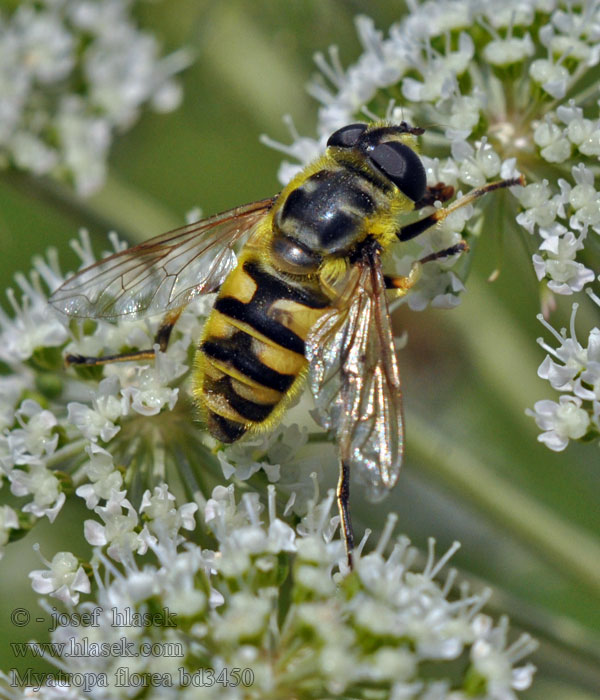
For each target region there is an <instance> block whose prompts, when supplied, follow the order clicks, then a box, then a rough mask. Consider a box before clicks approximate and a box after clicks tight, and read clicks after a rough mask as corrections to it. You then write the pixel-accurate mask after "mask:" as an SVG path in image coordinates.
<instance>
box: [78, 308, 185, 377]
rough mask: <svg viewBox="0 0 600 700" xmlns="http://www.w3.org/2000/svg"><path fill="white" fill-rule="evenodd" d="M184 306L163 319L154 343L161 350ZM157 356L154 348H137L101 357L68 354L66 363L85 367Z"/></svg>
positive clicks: (164, 346)
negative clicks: (132, 350)
mask: <svg viewBox="0 0 600 700" xmlns="http://www.w3.org/2000/svg"><path fill="white" fill-rule="evenodd" d="M183 308H184V307H183V306H182V307H180V308H178V309H174V310H173V311H169V312H168V313H167V314H166V315H165V317H164V318H163V320H162V323H161V324H160V327H159V329H158V331H157V332H156V335H155V336H154V345H158V347H159V349H160V351H161V352H165V350H166V349H167V346H168V345H169V340H170V338H171V332H172V331H173V326H174V325H175V324H176V323H177V320H178V319H179V317H180V316H181V313H182V311H183ZM154 357H155V352H154V348H153V347H152V348H149V349H147V350H135V351H134V352H123V353H120V354H117V355H102V356H101V357H87V356H85V355H67V356H66V357H65V364H66V365H67V367H68V366H69V365H83V366H85V367H95V366H96V365H107V364H110V363H112V362H129V361H130V360H153V359H154Z"/></svg>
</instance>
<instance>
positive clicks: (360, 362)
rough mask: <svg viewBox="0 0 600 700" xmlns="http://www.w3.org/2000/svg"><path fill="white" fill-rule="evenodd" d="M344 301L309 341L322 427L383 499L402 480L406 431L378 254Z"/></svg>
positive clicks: (367, 260)
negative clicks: (400, 476)
mask: <svg viewBox="0 0 600 700" xmlns="http://www.w3.org/2000/svg"><path fill="white" fill-rule="evenodd" d="M341 298H346V299H347V300H348V301H347V303H346V304H341V305H340V308H339V309H334V310H332V311H330V312H328V313H326V314H325V315H324V316H323V317H321V319H320V320H319V321H318V322H317V323H316V324H315V326H314V328H313V329H312V330H311V333H310V335H309V337H308V339H307V351H306V355H307V358H308V360H309V363H310V369H311V374H310V387H311V390H312V392H313V395H314V396H315V403H316V406H317V415H318V420H319V422H320V424H321V425H322V426H323V427H324V428H326V429H328V430H331V431H333V432H334V434H335V436H336V440H337V442H338V445H339V449H340V456H341V458H342V460H344V461H346V462H347V463H348V464H349V466H350V469H351V470H354V473H357V474H358V475H359V477H360V478H361V479H362V480H363V481H364V482H365V484H366V485H367V487H368V489H369V491H370V495H371V496H372V497H373V498H379V497H381V496H382V495H383V494H384V493H385V492H386V491H387V490H388V489H390V488H392V486H394V484H395V483H396V481H397V479H398V473H399V471H400V466H401V464H402V453H403V446H404V429H403V417H402V394H401V390H400V375H399V372H398V363H397V360H396V353H395V349H394V341H393V335H392V330H391V326H390V319H389V313H388V307H387V300H386V296H385V283H384V279H383V272H382V269H381V262H380V259H379V254H378V252H377V251H373V252H371V253H369V254H368V255H366V256H364V258H363V260H362V261H361V262H359V263H358V264H357V265H356V267H355V268H354V269H353V270H352V272H351V273H350V276H349V279H348V283H347V286H346V290H345V291H344V293H343V294H342V297H341Z"/></svg>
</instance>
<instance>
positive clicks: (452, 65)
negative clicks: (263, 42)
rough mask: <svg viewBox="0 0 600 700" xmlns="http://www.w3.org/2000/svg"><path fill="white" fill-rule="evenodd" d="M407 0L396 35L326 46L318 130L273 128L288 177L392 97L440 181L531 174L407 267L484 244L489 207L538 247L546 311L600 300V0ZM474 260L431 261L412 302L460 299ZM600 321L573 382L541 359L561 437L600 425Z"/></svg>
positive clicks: (548, 425)
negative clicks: (280, 133)
mask: <svg viewBox="0 0 600 700" xmlns="http://www.w3.org/2000/svg"><path fill="white" fill-rule="evenodd" d="M407 5H408V6H409V12H408V14H407V15H406V16H405V17H404V18H403V19H402V20H401V21H399V22H398V23H397V24H394V25H392V26H391V27H390V28H389V31H388V32H387V35H384V33H383V32H381V31H378V30H377V29H376V28H375V26H374V23H373V21H372V20H371V19H370V18H369V17H365V16H362V17H359V18H358V19H357V21H356V26H357V30H358V35H359V38H360V41H361V44H362V47H363V53H362V55H361V56H360V58H359V59H358V60H357V61H356V62H355V63H354V64H353V65H351V66H349V67H348V68H344V67H343V66H342V63H341V61H340V57H339V54H338V50H337V48H336V47H335V46H333V47H331V48H330V50H329V58H328V59H327V58H326V57H325V56H324V55H322V54H317V55H316V56H315V60H316V63H317V65H318V67H319V69H320V71H321V73H322V77H321V78H320V79H318V80H315V81H313V82H312V83H311V85H310V86H309V90H310V92H311V94H312V95H313V96H314V97H315V98H316V99H318V100H319V102H320V103H321V107H320V109H319V120H318V127H317V131H318V138H316V139H312V138H307V137H302V138H301V137H300V136H299V135H298V134H297V132H296V131H295V129H294V128H293V126H292V124H291V120H290V122H289V123H290V127H291V131H292V136H293V138H294V142H293V143H292V144H290V145H282V144H280V143H277V142H275V141H273V140H271V139H269V138H266V137H265V138H264V139H263V140H264V141H265V142H266V143H267V144H269V145H271V146H273V147H275V148H278V149H279V150H282V151H283V152H284V153H286V154H287V155H288V156H291V157H293V158H294V159H296V160H297V161H300V164H299V165H298V164H293V163H290V162H288V161H286V162H284V163H283V164H282V166H281V169H280V179H281V181H282V182H287V181H288V180H289V179H290V178H291V177H292V176H293V175H294V174H295V173H296V172H297V171H298V169H299V168H301V167H302V166H303V165H304V164H306V163H307V162H308V161H310V160H311V159H312V158H314V156H315V155H316V154H317V153H319V152H320V151H321V149H322V148H323V145H324V143H325V141H326V140H327V137H328V136H329V135H330V134H331V133H332V132H333V131H334V130H336V129H338V128H340V127H341V126H343V125H344V124H348V123H350V122H353V121H357V120H360V119H362V120H364V118H365V114H366V115H367V116H370V115H372V114H373V113H374V112H375V113H378V112H379V113H380V112H381V111H386V110H387V116H388V117H392V118H394V119H398V120H400V119H404V120H406V121H408V122H409V123H412V124H416V125H419V126H423V127H425V129H426V131H425V133H424V135H423V136H422V137H421V143H422V151H423V155H422V159H423V162H424V163H425V167H426V170H427V180H428V184H429V185H435V184H436V183H438V182H444V183H445V184H447V185H452V186H454V187H455V188H457V189H458V190H461V189H470V188H472V187H479V186H481V185H483V184H484V183H485V182H487V181H490V180H494V179H498V178H499V177H503V178H507V177H512V176H514V175H515V174H516V173H517V172H519V173H522V174H524V175H525V177H526V180H527V182H528V183H529V184H527V186H525V187H513V188H511V193H512V196H511V197H502V196H497V197H496V196H494V197H491V196H490V197H489V198H487V199H486V201H482V202H481V205H479V206H478V210H475V211H473V209H472V208H471V209H470V210H467V208H465V209H464V210H460V211H458V212H456V214H455V215H452V216H451V217H448V219H446V221H445V222H444V223H443V224H442V225H441V226H436V227H435V229H433V230H431V231H430V232H426V233H425V234H423V235H421V236H419V237H417V238H416V239H415V240H414V242H412V243H411V244H410V245H412V246H413V250H412V251H411V249H410V245H407V244H404V245H403V246H402V247H401V249H402V255H403V256H404V257H403V258H402V260H400V261H399V262H400V264H401V265H404V266H405V268H404V269H405V270H407V269H409V265H410V263H412V262H413V261H414V260H416V259H418V258H420V257H422V256H423V255H424V254H428V253H430V252H432V251H435V250H440V249H443V248H446V247H448V246H451V245H453V244H455V243H456V242H457V241H458V240H459V239H460V237H461V236H462V237H463V238H465V239H466V240H467V241H469V242H470V244H471V247H472V248H475V247H476V245H475V243H476V239H477V237H478V236H479V235H481V234H482V230H483V211H484V210H483V208H482V207H485V222H486V225H485V235H493V231H494V228H495V229H496V230H497V231H503V233H504V234H505V236H504V238H505V240H506V241H510V240H515V241H516V240H517V238H518V237H521V239H523V241H524V243H525V245H526V247H527V248H529V249H530V251H531V255H532V262H533V268H534V272H535V275H536V277H537V279H538V280H539V283H540V301H541V306H542V309H543V311H544V316H547V315H548V314H549V313H550V311H551V310H552V309H553V307H554V295H571V294H577V293H580V292H582V291H584V290H585V291H586V292H587V293H588V294H589V295H590V297H591V299H592V300H593V301H594V302H595V303H596V304H597V300H598V296H597V294H595V293H594V292H593V289H592V287H593V285H594V283H595V282H596V281H597V278H598V274H599V271H600V260H599V259H598V245H599V236H600V189H598V188H597V176H598V159H599V157H600V99H599V97H600V96H599V94H598V83H599V81H600V68H599V64H600V2H598V0H589V1H587V2H570V1H569V2H566V1H561V0H507V1H506V2H503V3H501V4H499V3H497V2H494V1H493V0H484V1H483V2H482V1H481V0H441V1H437V0H436V1H435V2H434V1H431V2H421V3H419V2H417V1H416V0H409V1H408V2H407ZM397 102H399V103H401V107H400V106H395V104H396V103H397ZM507 200H508V201H507ZM466 273H467V270H466V268H465V256H463V257H462V260H456V259H452V260H450V261H448V260H444V261H440V262H439V263H434V264H428V265H427V266H425V267H424V271H423V277H422V279H421V280H420V281H419V282H418V284H417V285H416V286H415V287H414V289H413V290H411V294H410V295H408V296H407V297H406V302H407V303H408V305H409V306H410V307H411V308H412V309H422V308H424V307H425V306H427V305H428V304H431V305H433V306H446V307H447V306H453V305H456V304H457V303H458V301H459V296H460V293H461V292H462V291H463V289H464V282H465V277H466ZM586 303H589V301H588V300H587V299H586V297H585V296H584V297H583V300H582V301H581V304H586ZM597 333H598V328H597V327H596V328H593V329H592V330H591V332H590V335H589V341H588V348H587V350H586V348H585V347H583V346H580V348H581V352H580V353H579V354H578V357H577V360H576V361H573V362H571V361H570V360H569V361H568V362H567V364H568V365H569V367H570V368H571V369H573V368H575V367H576V368H577V369H576V370H575V371H573V372H572V373H571V377H570V380H569V381H564V382H562V383H561V382H557V381H553V380H552V379H550V378H549V377H548V376H547V374H546V371H547V367H548V362H549V358H548V359H547V360H545V361H544V363H543V365H542V367H540V376H541V377H544V378H546V379H549V381H550V382H551V384H552V386H553V388H555V389H557V390H558V391H560V392H561V393H562V397H561V399H560V401H559V403H555V402H552V401H544V402H540V403H538V404H536V407H535V410H534V411H533V412H531V415H532V416H533V417H535V419H536V421H537V423H538V425H539V427H540V428H542V430H543V431H544V432H543V433H542V434H541V435H540V437H539V439H540V440H541V441H542V442H544V443H545V444H546V445H547V446H548V447H550V448H551V449H554V450H561V449H564V448H565V447H566V445H567V444H568V442H569V439H576V440H577V439H587V440H590V439H594V438H596V439H597V437H598V435H599V434H600V393H599V387H600V370H599V366H598V362H597V348H596V345H597V342H596V340H595V338H596V336H597ZM561 337H563V338H565V339H566V335H565V334H564V333H563V334H561ZM572 337H573V336H572ZM561 342H563V341H561ZM544 347H545V348H546V349H548V347H547V346H546V345H544ZM573 347H574V344H573V343H571V348H573ZM564 350H565V347H563V351H564ZM551 354H552V355H555V353H554V352H551ZM563 354H564V352H563ZM575 387H577V390H576V391H575Z"/></svg>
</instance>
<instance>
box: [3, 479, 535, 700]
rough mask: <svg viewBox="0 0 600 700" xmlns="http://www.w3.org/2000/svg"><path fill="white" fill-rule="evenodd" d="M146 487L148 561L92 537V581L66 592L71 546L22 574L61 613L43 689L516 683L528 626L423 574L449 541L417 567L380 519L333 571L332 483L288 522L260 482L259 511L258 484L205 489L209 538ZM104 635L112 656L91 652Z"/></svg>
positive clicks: (358, 693) (108, 693)
mask: <svg viewBox="0 0 600 700" xmlns="http://www.w3.org/2000/svg"><path fill="white" fill-rule="evenodd" d="M144 500H145V501H146V502H147V503H148V504H150V503H151V502H153V503H154V505H153V506H149V507H148V509H146V513H147V514H148V515H149V517H148V521H147V526H146V527H144V528H143V530H141V531H140V532H139V537H140V540H141V541H143V543H144V546H145V547H147V548H148V549H149V550H150V551H151V553H152V556H151V557H150V561H148V562H147V563H145V564H139V563H137V562H136V561H135V560H134V559H131V560H130V561H129V562H126V563H124V565H123V566H121V567H117V566H115V565H114V564H113V563H111V562H110V560H109V559H108V558H107V556H106V554H105V553H104V552H103V551H102V550H101V549H98V550H97V552H96V556H95V561H94V562H92V567H93V569H94V577H95V581H96V585H97V593H96V594H95V596H93V597H92V598H91V599H89V600H86V602H84V603H83V602H80V603H79V604H78V603H77V601H78V599H79V592H78V590H81V586H79V588H78V589H77V587H76V584H77V582H78V576H77V575H76V573H75V572H76V570H77V561H76V559H75V558H74V557H72V555H69V554H68V553H62V554H61V555H60V557H59V556H58V555H57V557H55V558H54V560H53V561H52V562H48V563H47V564H48V569H47V570H46V571H35V572H32V574H31V577H32V580H33V583H34V586H35V587H36V590H38V591H40V592H45V593H50V594H51V595H54V596H55V597H58V598H61V599H62V600H63V601H65V602H66V604H67V611H68V614H67V615H64V616H63V617H62V618H61V617H60V615H58V614H57V612H56V609H55V608H54V607H51V606H50V603H49V601H48V603H47V604H46V607H47V609H48V611H49V612H52V613H53V615H54V620H55V623H56V624H55V625H54V626H55V628H56V629H55V630H54V632H53V634H52V642H53V644H54V648H55V649H57V650H61V649H62V651H63V653H62V654H59V655H58V658H56V659H55V663H56V665H57V670H56V671H55V672H51V673H49V674H48V676H47V677H46V682H45V684H44V687H42V688H41V690H40V692H39V696H40V697H41V698H55V697H59V696H60V697H69V698H74V699H75V698H83V697H86V698H121V697H123V698H126V697H130V696H131V692H132V690H133V689H135V690H136V691H137V692H138V693H140V694H143V695H144V697H148V698H171V697H173V698H175V697H178V698H180V697H183V698H188V697H189V698H230V699H231V700H238V699H239V700H241V699H242V698H246V699H251V698H256V699H259V698H260V700H268V699H269V698H272V699H273V700H282V699H283V698H293V697H307V698H308V697H321V698H335V697H356V698H381V699H382V700H383V698H404V699H406V700H409V699H411V698H415V699H417V698H420V699H422V700H425V698H428V699H431V698H435V699H438V700H442V699H445V698H448V700H450V698H451V699H452V700H459V699H463V698H467V697H478V698H489V700H509V699H511V698H514V697H515V694H514V691H515V690H522V689H524V688H526V687H528V686H529V684H530V681H531V677H532V673H533V670H534V669H533V666H532V665H531V664H525V665H519V664H520V662H521V660H522V659H523V657H525V656H527V655H528V654H529V653H530V652H531V651H532V650H533V649H534V648H535V646H536V645H535V643H534V642H532V640H531V639H530V638H529V636H528V635H522V636H521V637H520V638H518V639H517V640H516V641H514V642H513V643H509V642H508V639H507V637H508V623H507V620H506V619H504V618H503V619H502V620H500V622H499V624H494V622H493V621H492V620H491V619H490V618H489V617H488V616H487V615H484V614H482V612H481V608H482V606H483V605H484V603H485V602H486V600H487V598H488V596H489V592H484V593H483V594H471V593H470V592H469V590H468V587H467V586H466V585H461V586H460V587H459V588H460V592H459V593H458V594H456V593H455V594H452V593H451V591H452V589H453V587H454V584H455V578H456V572H455V571H452V570H451V571H450V572H449V573H448V574H447V575H446V578H445V582H444V583H443V584H440V583H438V582H437V581H436V580H435V579H436V578H437V577H438V576H439V574H440V572H441V571H442V569H443V567H444V566H445V564H446V563H447V561H448V559H449V558H450V557H451V556H452V553H453V552H454V550H455V549H456V547H457V546H454V547H452V548H451V549H450V550H449V551H448V552H447V553H446V554H445V555H444V556H442V557H441V558H440V559H439V560H438V561H436V556H435V550H434V543H433V541H430V543H429V555H428V558H427V561H426V563H425V566H424V567H422V568H421V567H415V564H414V563H415V556H416V550H415V549H414V548H413V547H411V546H410V543H409V541H408V540H407V538H405V537H400V538H398V539H397V540H396V541H395V543H394V544H393V547H392V551H391V553H390V554H389V555H388V556H386V555H385V554H384V552H385V549H386V547H387V545H388V543H389V541H390V539H391V537H392V531H393V527H394V518H390V520H389V521H388V525H387V527H386V529H385V531H384V534H383V535H382V538H381V539H380V541H379V542H378V543H377V545H376V546H375V548H374V549H372V550H371V551H370V552H369V553H362V554H361V555H360V556H359V557H358V559H357V562H356V570H355V571H354V572H353V573H352V574H350V575H346V576H342V575H341V574H340V570H341V571H342V572H344V573H345V574H347V572H346V571H345V554H344V546H343V543H342V542H341V541H340V540H339V539H337V538H336V537H334V533H335V531H336V525H337V519H338V518H337V516H336V517H335V518H333V519H332V518H331V510H332V506H333V501H334V496H333V492H330V493H329V494H328V496H327V497H326V498H325V499H324V500H323V501H321V502H318V501H317V498H316V494H314V498H313V500H312V501H311V503H310V505H309V509H308V513H307V515H306V516H305V517H304V518H303V519H302V521H301V522H300V523H299V524H298V526H297V527H296V528H292V527H290V526H289V525H288V524H286V523H285V522H284V521H283V520H282V519H280V518H279V517H278V516H277V513H276V509H275V487H274V486H271V487H269V500H268V508H267V511H266V512H265V511H264V509H263V507H262V505H261V504H260V502H259V499H258V495H257V494H255V493H253V494H250V493H246V494H244V495H243V496H242V498H241V499H240V500H239V501H238V500H236V497H235V493H234V489H233V486H230V487H229V488H224V487H217V488H216V489H215V490H214V491H213V494H212V497H211V498H210V499H209V500H208V501H207V503H206V505H205V507H204V509H203V520H204V523H205V526H204V527H205V528H208V529H209V531H210V532H211V533H212V536H213V545H212V546H211V547H210V548H208V549H201V548H200V547H199V546H198V545H196V544H194V543H192V542H190V541H186V539H187V538H184V537H183V536H182V535H181V532H180V530H181V528H187V529H189V528H190V527H193V524H192V523H193V510H195V506H194V507H192V508H191V509H189V508H187V507H184V508H185V509H186V510H187V511H188V512H187V514H186V515H181V517H180V514H181V511H182V509H179V511H176V510H175V509H174V507H173V506H172V505H171V506H169V505H168V504H169V503H171V504H172V501H171V500H170V498H169V494H168V493H167V492H166V491H165V492H162V493H161V492H159V491H156V492H155V493H154V495H151V494H150V493H148V494H146V495H145V497H144ZM190 518H191V521H190ZM363 548H365V542H364V541H363V543H362V544H361V548H360V549H363ZM79 583H80V582H79ZM69 586H72V588H73V598H72V600H71V602H70V603H69V596H68V594H67V591H68V589H69ZM53 588H54V592H52V591H53ZM61 620H62V622H61ZM84 620H87V621H88V622H89V624H85V623H82V621H84ZM117 647H120V648H122V649H123V650H124V651H123V654H120V655H119V654H110V653H100V650H102V649H115V648H117ZM424 666H428V667H429V668H435V674H434V677H427V676H428V675H429V674H427V675H425V674H423V672H422V670H421V669H422V668H423V667H424ZM7 680H8V681H9V682H12V686H13V689H14V690H13V692H12V694H11V697H13V698H18V697H23V696H22V695H21V691H20V690H18V689H17V688H18V686H19V680H20V678H19V677H17V676H16V675H15V671H13V672H12V676H11V675H9V676H8V679H7Z"/></svg>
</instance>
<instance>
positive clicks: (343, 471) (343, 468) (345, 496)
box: [336, 458, 354, 571]
mask: <svg viewBox="0 0 600 700" xmlns="http://www.w3.org/2000/svg"><path fill="white" fill-rule="evenodd" d="M336 495H337V504H338V510H339V513H340V525H341V528H342V535H343V537H344V544H345V545H346V560H347V562H348V568H349V569H350V571H352V569H353V568H354V557H353V554H352V552H353V550H354V533H353V531H352V521H351V520H350V467H349V466H348V462H346V461H345V460H344V459H343V458H342V459H341V460H340V478H339V479H338V485H337V494H336Z"/></svg>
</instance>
